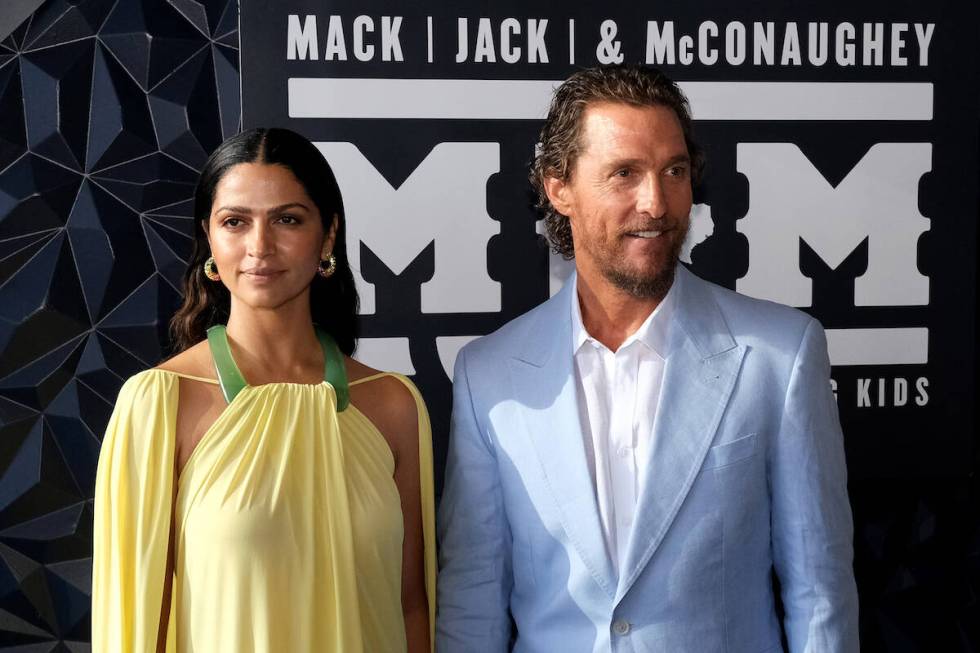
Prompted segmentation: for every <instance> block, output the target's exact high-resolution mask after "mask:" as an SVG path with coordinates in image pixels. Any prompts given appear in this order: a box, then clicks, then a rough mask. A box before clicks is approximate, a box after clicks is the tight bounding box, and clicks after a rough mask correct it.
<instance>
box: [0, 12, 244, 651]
mask: <svg viewBox="0 0 980 653" xmlns="http://www.w3.org/2000/svg"><path fill="white" fill-rule="evenodd" d="M0 11H2V9H0ZM237 48H238V8H237V4H236V2H235V1H234V0H230V1H229V0H220V1H215V2H211V1H208V2H198V1H195V0H171V1H170V2H166V1H163V0H156V1H150V0H146V1H143V0H119V1H116V0H88V1H75V2H67V1H65V0H53V1H50V2H46V3H45V4H44V5H43V6H42V7H41V8H40V9H39V10H38V11H37V12H36V13H35V14H34V15H33V16H32V17H31V18H30V19H29V20H28V21H26V23H25V24H23V25H22V26H21V27H20V28H19V29H17V30H16V31H15V32H14V33H13V34H12V35H11V36H10V37H8V38H7V39H6V40H4V41H3V42H2V43H0V650H7V649H6V647H11V648H10V650H17V651H87V650H89V644H88V643H87V642H88V640H89V638H90V625H89V603H90V598H89V597H90V593H91V555H92V494H93V489H94V480H95V478H94V477H95V468H96V461H97V457H98V453H99V445H100V441H101V439H102V433H103V430H104V429H105V425H106V422H107V421H108V418H109V414H110V412H111V410H112V405H113V402H114V401H115V397H116V394H117V392H118V391H119V388H120V387H121V385H122V383H123V381H124V380H125V379H126V378H127V377H128V376H130V375H132V374H134V373H136V372H138V371H140V370H142V369H145V368H147V367H150V366H152V365H155V364H156V363H157V362H159V360H160V358H161V357H162V356H163V355H164V351H165V350H164V349H163V346H164V345H165V343H166V337H165V325H166V317H167V316H169V315H170V314H172V312H173V310H174V309H175V308H176V306H177V303H178V300H179V297H180V295H179V292H178V288H179V280H180V276H181V273H182V271H183V269H184V259H186V258H187V256H188V254H189V252H190V246H191V240H190V234H191V233H192V232H191V202H190V198H191V196H192V192H193V184H194V181H195V178H196V175H197V170H198V168H199V167H200V166H201V164H203V162H204V160H205V158H206V157H207V154H208V153H209V152H210V151H211V150H212V149H213V148H214V147H215V146H216V145H217V144H218V143H220V142H221V141H222V140H223V139H224V138H225V137H227V136H229V135H231V134H234V133H235V132H237V131H238V130H239V124H240V115H241V108H240V107H241V102H240V99H239V79H238V50H237Z"/></svg>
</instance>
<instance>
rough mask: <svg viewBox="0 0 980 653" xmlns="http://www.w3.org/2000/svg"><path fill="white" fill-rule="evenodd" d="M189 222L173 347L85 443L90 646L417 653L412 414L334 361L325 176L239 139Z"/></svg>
mask: <svg viewBox="0 0 980 653" xmlns="http://www.w3.org/2000/svg"><path fill="white" fill-rule="evenodd" d="M194 217H195V223H196V224H195V232H196V239H195V245H194V253H193V255H192V257H191V260H190V264H189V268H188V270H187V273H186V274H185V277H184V291H185V297H184V304H183V306H182V307H181V308H180V310H179V311H178V312H177V314H176V315H175V316H174V318H173V320H172V322H171V330H172V333H173V336H174V341H175V348H176V350H177V351H178V352H179V353H178V354H177V355H176V356H174V357H173V358H171V359H170V360H168V361H166V362H165V363H163V364H161V365H160V366H159V367H156V368H154V369H151V370H146V371H144V372H141V373H140V374H137V375H136V376H134V377H132V378H131V379H129V380H128V381H127V382H126V384H125V385H124V386H123V388H122V390H121V391H120V393H119V398H118V400H117V402H116V407H115V411H114V413H113V416H112V419H111V420H110V422H109V426H108V429H107V432H106V436H105V440H104V441H103V445H102V454H101V457H100V460H99V471H98V479H97V482H96V495H95V555H94V567H93V589H92V640H93V649H94V650H95V651H100V652H102V651H126V652H129V651H175V650H176V651H181V652H184V651H204V652H206V653H213V652H219V651H234V652H236V653H238V652H241V651H263V652H264V651H291V652H293V651H300V652H302V651H330V652H337V653H348V652H358V651H369V652H372V653H373V652H375V651H379V652H385V651H406V650H407V651H410V652H412V653H415V652H417V651H429V650H431V645H430V641H431V633H432V630H431V628H432V624H433V618H434V610H433V603H434V599H435V563H434V545H433V537H434V533H433V509H432V503H433V487H432V461H431V444H430V430H429V421H428V415H427V413H426V410H425V406H424V404H423V403H422V399H421V397H420V396H419V394H418V391H417V390H416V389H415V387H414V386H413V385H412V384H411V382H409V381H408V380H407V379H405V378H404V377H401V376H396V375H392V374H384V373H378V372H377V371H375V370H372V369H370V368H368V367H366V366H364V365H362V364H360V363H358V362H357V361H354V360H353V359H351V358H350V354H351V353H352V352H353V350H354V345H355V323H356V322H355V313H356V310H357V295H356V293H355V289H354V279H353V275H352V274H351V270H350V267H349V266H348V262H347V255H346V251H345V243H344V209H343V203H342V200H341V196H340V190H339V189H338V187H337V182H336V180H335V179H334V176H333V173H332V171H331V170H330V167H329V166H328V165H327V162H326V161H325V160H324V158H323V156H322V155H321V154H320V152H319V151H318V150H317V149H316V148H315V147H314V146H313V145H312V144H311V143H310V142H309V141H307V140H306V139H304V138H303V137H301V136H299V135H297V134H295V133H293V132H290V131H288V130H283V129H254V130H250V131H248V132H245V133H243V134H240V135H238V136H235V137H233V138H231V139H229V140H227V141H226V142H225V143H223V144H222V145H221V146H220V147H219V148H218V149H217V150H216V151H215V152H214V153H213V154H212V155H211V158H210V159H208V161H207V163H206V164H205V166H204V169H203V171H202V172H201V176H200V179H199V181H198V185H197V190H196V193H195V202H194ZM341 352H343V354H342V353H341Z"/></svg>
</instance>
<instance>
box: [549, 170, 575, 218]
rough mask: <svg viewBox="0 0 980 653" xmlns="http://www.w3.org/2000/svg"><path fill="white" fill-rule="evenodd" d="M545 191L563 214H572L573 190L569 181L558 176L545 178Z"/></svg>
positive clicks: (557, 209)
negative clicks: (571, 190)
mask: <svg viewBox="0 0 980 653" xmlns="http://www.w3.org/2000/svg"><path fill="white" fill-rule="evenodd" d="M543 185H544V192H545V195H547V196H548V200H549V201H550V202H551V205H552V206H553V207H555V210H556V211H558V212H559V213H561V214H562V215H571V214H572V210H571V209H572V203H571V197H570V195H571V192H570V188H569V185H568V183H567V182H565V181H564V180H563V179H558V178H557V177H545V178H544V184H543Z"/></svg>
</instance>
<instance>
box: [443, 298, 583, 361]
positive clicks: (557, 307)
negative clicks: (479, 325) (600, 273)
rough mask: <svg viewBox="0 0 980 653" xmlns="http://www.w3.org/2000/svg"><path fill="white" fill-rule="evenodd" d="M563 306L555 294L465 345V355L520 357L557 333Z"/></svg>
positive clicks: (480, 357)
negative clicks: (557, 322)
mask: <svg viewBox="0 0 980 653" xmlns="http://www.w3.org/2000/svg"><path fill="white" fill-rule="evenodd" d="M564 303H565V302H564V301H563V299H562V297H561V295H555V296H554V297H551V298H550V299H547V300H545V301H544V302H542V303H540V304H538V305H537V306H535V307H534V308H532V309H531V310H529V311H527V312H526V313H522V314H521V315H518V316H517V317H515V318H513V319H512V320H510V321H508V322H506V323H504V324H503V325H502V326H500V327H499V328H497V329H496V330H495V331H492V332H491V333H488V334H487V335H485V336H482V337H480V338H477V339H476V340H474V341H473V342H471V343H469V344H468V345H466V346H465V347H464V348H463V350H462V353H463V354H465V356H466V357H467V359H468V360H484V359H487V360H503V359H505V358H512V357H515V356H519V355H520V354H521V352H522V351H524V350H525V349H526V348H527V347H528V346H529V345H530V344H531V343H532V342H534V341H537V340H539V339H541V338H544V337H547V336H546V334H547V333H550V332H553V331H554V330H555V327H556V326H557V325H556V324H555V322H554V320H555V319H561V317H562V314H561V306H562V305H563V304H564ZM569 317H570V316H569ZM542 329H544V330H545V331H542Z"/></svg>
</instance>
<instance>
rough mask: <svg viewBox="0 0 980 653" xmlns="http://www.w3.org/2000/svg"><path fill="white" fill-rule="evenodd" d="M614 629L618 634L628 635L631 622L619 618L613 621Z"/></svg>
mask: <svg viewBox="0 0 980 653" xmlns="http://www.w3.org/2000/svg"><path fill="white" fill-rule="evenodd" d="M612 629H613V632H614V633H616V634H617V635H620V636H622V635H628V634H629V632H630V624H629V622H628V621H626V620H625V619H617V620H616V621H614V622H613V625H612Z"/></svg>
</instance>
